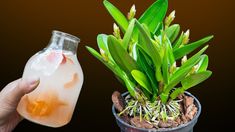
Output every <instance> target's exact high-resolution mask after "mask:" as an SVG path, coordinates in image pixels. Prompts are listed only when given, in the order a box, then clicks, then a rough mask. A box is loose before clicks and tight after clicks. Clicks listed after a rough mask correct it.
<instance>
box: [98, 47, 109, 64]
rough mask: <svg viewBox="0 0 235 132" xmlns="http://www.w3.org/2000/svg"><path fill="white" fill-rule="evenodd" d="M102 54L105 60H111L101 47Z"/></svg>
mask: <svg viewBox="0 0 235 132" xmlns="http://www.w3.org/2000/svg"><path fill="white" fill-rule="evenodd" d="M100 54H101V56H102V57H103V60H104V61H106V62H107V61H108V60H109V58H108V55H107V54H106V53H105V52H104V50H103V49H101V48H100Z"/></svg>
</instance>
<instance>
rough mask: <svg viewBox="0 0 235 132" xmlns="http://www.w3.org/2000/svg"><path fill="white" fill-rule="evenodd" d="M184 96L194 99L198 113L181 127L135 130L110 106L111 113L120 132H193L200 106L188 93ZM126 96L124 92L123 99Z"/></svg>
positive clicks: (135, 128) (126, 93)
mask: <svg viewBox="0 0 235 132" xmlns="http://www.w3.org/2000/svg"><path fill="white" fill-rule="evenodd" d="M185 94H186V95H187V96H191V97H193V98H194V104H195V105H196V107H197V108H198V112H197V114H196V115H195V117H194V118H193V119H192V120H191V121H189V122H188V123H185V124H181V125H179V126H177V127H175V128H159V129H144V128H137V127H135V126H132V125H130V124H127V123H126V122H124V121H123V120H122V119H121V118H120V117H119V116H118V115H117V112H116V109H115V107H114V105H113V106H112V112H113V115H114V117H115V118H116V122H117V124H118V126H119V128H120V130H121V132H193V127H194V126H195V124H196V123H197V120H198V117H199V115H200V114H201V104H200V102H199V101H198V100H197V98H195V97H194V96H193V95H192V94H190V93H189V92H185ZM126 95H128V92H125V93H123V94H122V96H123V97H125V96H126Z"/></svg>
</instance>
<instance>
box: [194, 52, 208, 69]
mask: <svg viewBox="0 0 235 132" xmlns="http://www.w3.org/2000/svg"><path fill="white" fill-rule="evenodd" d="M208 61H209V59H208V56H207V55H202V56H201V60H200V61H199V63H198V66H199V67H198V70H197V72H203V71H206V69H207V67H208Z"/></svg>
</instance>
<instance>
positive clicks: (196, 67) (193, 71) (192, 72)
mask: <svg viewBox="0 0 235 132" xmlns="http://www.w3.org/2000/svg"><path fill="white" fill-rule="evenodd" d="M198 67H199V65H198V64H197V65H195V66H194V67H193V68H192V70H191V72H190V73H191V74H194V73H195V72H196V71H197V70H198Z"/></svg>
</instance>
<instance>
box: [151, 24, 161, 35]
mask: <svg viewBox="0 0 235 132" xmlns="http://www.w3.org/2000/svg"><path fill="white" fill-rule="evenodd" d="M161 30H163V23H162V22H160V23H159V24H158V25H157V28H156V29H155V31H154V32H153V34H155V35H156V36H158V35H160V34H161Z"/></svg>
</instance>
